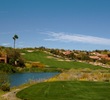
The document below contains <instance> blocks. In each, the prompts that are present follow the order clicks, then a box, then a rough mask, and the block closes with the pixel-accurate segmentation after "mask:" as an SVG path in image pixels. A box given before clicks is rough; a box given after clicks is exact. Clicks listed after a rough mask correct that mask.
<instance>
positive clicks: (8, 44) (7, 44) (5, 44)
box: [2, 43, 10, 46]
mask: <svg viewBox="0 0 110 100" xmlns="http://www.w3.org/2000/svg"><path fill="white" fill-rule="evenodd" d="M2 45H3V46H10V43H3V44H2Z"/></svg>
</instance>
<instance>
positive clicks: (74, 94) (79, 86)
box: [17, 81, 110, 100]
mask: <svg viewBox="0 0 110 100" xmlns="http://www.w3.org/2000/svg"><path fill="white" fill-rule="evenodd" d="M17 97H19V98H21V99H23V100H109V99H110V83H107V82H87V81H85V82H83V81H58V82H44V83H38V84H36V85H33V86H31V87H29V88H26V89H24V90H22V91H20V92H18V93H17Z"/></svg>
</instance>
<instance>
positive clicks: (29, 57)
mask: <svg viewBox="0 0 110 100" xmlns="http://www.w3.org/2000/svg"><path fill="white" fill-rule="evenodd" d="M24 53H25V55H24V56H23V57H24V58H25V59H26V61H33V62H37V61H39V62H41V63H43V64H45V65H48V66H49V67H51V68H63V69H70V68H76V69H77V68H90V69H105V68H102V67H101V66H94V65H91V64H87V63H81V62H75V61H71V62H67V61H58V60H56V59H54V58H47V56H49V54H46V53H44V52H42V51H35V52H31V53H30V52H26V51H25V52H24Z"/></svg>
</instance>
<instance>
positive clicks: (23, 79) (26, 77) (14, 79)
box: [9, 72, 59, 87]
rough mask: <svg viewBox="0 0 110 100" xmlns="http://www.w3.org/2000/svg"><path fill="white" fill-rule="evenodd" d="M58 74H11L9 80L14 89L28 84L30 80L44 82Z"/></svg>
mask: <svg viewBox="0 0 110 100" xmlns="http://www.w3.org/2000/svg"><path fill="white" fill-rule="evenodd" d="M57 74H59V73H58V72H46V73H45V72H39V73H15V74H10V75H9V79H10V84H11V87H14V86H19V85H22V84H24V83H27V82H29V81H30V80H35V81H42V80H44V79H48V78H51V77H53V76H55V75H57Z"/></svg>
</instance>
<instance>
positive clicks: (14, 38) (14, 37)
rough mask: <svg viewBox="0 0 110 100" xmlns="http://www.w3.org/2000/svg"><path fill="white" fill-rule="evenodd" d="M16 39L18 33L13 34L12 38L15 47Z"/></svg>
mask: <svg viewBox="0 0 110 100" xmlns="http://www.w3.org/2000/svg"><path fill="white" fill-rule="evenodd" d="M16 39H18V35H16V34H15V35H14V36H13V40H14V48H15V42H16Z"/></svg>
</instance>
